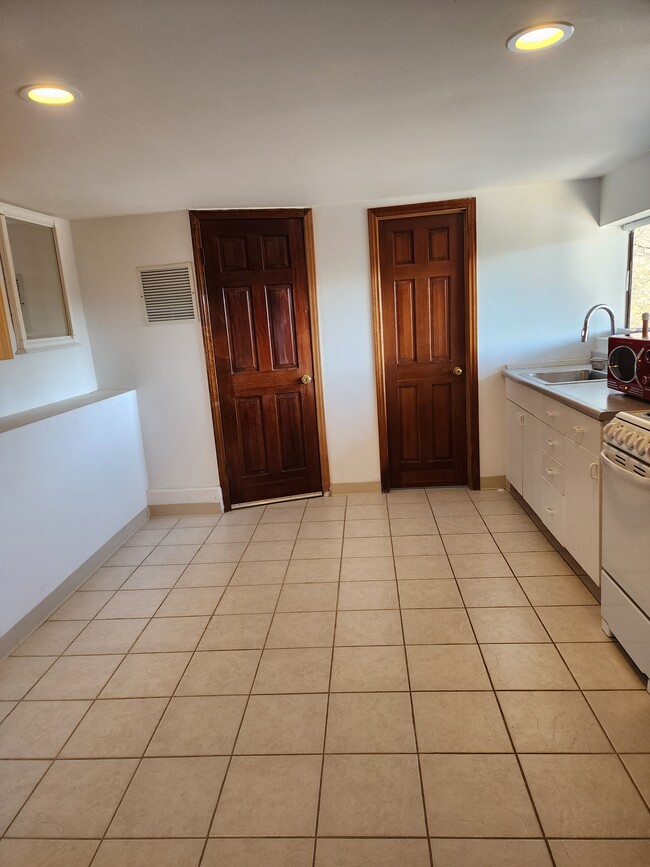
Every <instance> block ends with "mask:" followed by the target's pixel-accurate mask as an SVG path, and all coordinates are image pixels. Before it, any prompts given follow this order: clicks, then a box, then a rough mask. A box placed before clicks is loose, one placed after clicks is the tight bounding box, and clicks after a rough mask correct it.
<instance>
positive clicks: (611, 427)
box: [603, 421, 619, 441]
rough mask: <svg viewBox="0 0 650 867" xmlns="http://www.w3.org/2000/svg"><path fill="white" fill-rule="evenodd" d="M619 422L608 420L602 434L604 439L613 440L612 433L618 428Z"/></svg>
mask: <svg viewBox="0 0 650 867" xmlns="http://www.w3.org/2000/svg"><path fill="white" fill-rule="evenodd" d="M618 427H619V424H618V422H617V421H610V422H608V423H607V424H606V425H605V428H604V430H603V434H604V436H605V439H606V440H610V441H611V440H613V439H614V434H615V432H616V431H617V430H618Z"/></svg>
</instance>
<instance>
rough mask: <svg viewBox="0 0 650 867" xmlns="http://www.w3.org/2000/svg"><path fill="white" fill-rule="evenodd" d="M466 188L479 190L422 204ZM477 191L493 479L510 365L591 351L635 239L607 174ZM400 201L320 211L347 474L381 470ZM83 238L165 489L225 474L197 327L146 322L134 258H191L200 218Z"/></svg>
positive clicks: (112, 348) (103, 340)
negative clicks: (606, 187)
mask: <svg viewBox="0 0 650 867" xmlns="http://www.w3.org/2000/svg"><path fill="white" fill-rule="evenodd" d="M455 195H472V193H471V192H467V191H465V192H461V191H455V192H444V193H437V194H436V193H431V194H428V195H426V194H424V195H422V196H420V197H418V199H417V200H418V201H427V200H432V201H434V200H442V199H446V198H451V197H453V196H455ZM476 195H477V210H478V292H479V325H478V331H479V368H480V370H479V375H480V395H479V397H480V427H481V476H482V477H489V476H501V475H503V474H504V473H505V468H504V427H503V416H504V406H505V404H504V400H505V389H504V383H503V378H502V376H501V366H502V365H503V364H506V363H508V362H517V361H527V360H530V361H542V360H545V359H552V358H570V357H576V356H583V357H586V356H587V355H588V349H589V347H586V346H584V345H582V344H581V343H580V329H581V327H582V320H583V318H584V314H585V313H586V311H587V309H588V307H590V306H591V305H592V304H595V303H597V302H606V303H609V304H611V305H612V306H613V307H614V308H615V310H616V311H617V313H618V314H619V316H622V314H623V306H624V289H625V265H626V240H625V237H624V233H623V232H621V231H620V229H617V228H599V226H598V223H597V215H598V209H599V198H600V183H599V181H597V180H591V181H577V182H571V183H554V184H542V185H535V186H526V187H506V188H499V189H490V190H481V191H479V192H478V193H477V194H476ZM400 201H402V202H406V201H415V199H410V200H409V199H406V198H405V199H401V200H400ZM395 203H396V202H395V201H394V200H392V201H388V200H382V201H373V202H360V203H354V204H343V205H336V206H328V207H319V208H315V209H314V228H315V242H316V268H317V282H318V298H319V316H320V328H321V348H322V353H323V387H324V394H325V417H326V425H327V438H328V447H329V456H330V465H331V476H332V482H334V483H345V482H367V481H377V480H378V479H379V455H378V446H377V414H376V399H375V385H374V368H373V347H372V322H371V302H370V288H369V264H368V230H367V216H366V209H367V208H370V207H378V206H381V205H385V204H395ZM215 205H218V203H215ZM74 239H75V248H76V250H77V254H78V262H79V271H80V275H81V281H82V286H83V292H84V303H85V305H86V309H87V316H88V320H89V327H90V329H91V336H92V340H93V350H94V353H95V358H96V365H97V371H98V377H99V381H100V382H101V384H102V385H103V386H105V387H119V386H122V385H125V384H129V383H130V384H132V385H137V387H138V395H139V398H140V410H141V413H142V424H143V431H144V439H145V452H146V454H147V462H148V466H149V474H150V480H151V484H152V486H154V487H155V486H156V485H158V486H160V487H167V488H187V487H193V486H194V485H196V484H197V481H196V480H197V479H211V482H209V483H210V484H216V459H215V457H214V450H213V447H212V428H211V421H210V416H209V402H208V396H207V388H206V386H205V368H204V361H203V352H202V348H201V345H200V340H199V334H198V328H195V327H194V326H193V325H183V326H177V325H172V326H162V328H164V329H165V330H164V332H162V334H163V336H162V337H161V338H160V339H158V337H157V336H156V332H155V330H152V329H147V328H143V327H142V326H141V325H139V322H140V319H139V309H138V298H137V288H136V277H137V275H136V274H135V267H136V266H137V265H139V264H162V263H164V262H174V261H182V260H187V259H189V258H190V256H191V245H190V235H189V227H188V224H187V215H186V214H185V213H180V212H179V213H174V214H152V215H149V216H142V217H136V218H134V217H125V218H115V219H110V220H91V221H81V222H78V223H75V224H74ZM600 315H603V314H600ZM608 322H609V320H608V319H607V317H606V316H604V315H603V319H602V320H600V319H597V318H596V319H594V322H593V326H592V335H593V336H596V335H598V334H604V333H606V330H607V329H606V325H607V323H608ZM182 329H186V331H183V330H182ZM168 335H169V336H168ZM127 380H128V383H127ZM181 383H182V386H183V387H182V388H181V387H179V386H180V385H181ZM186 419H192V425H191V427H190V426H189V425H188V424H187V422H186ZM172 475H173V480H174V484H171V483H170V480H171V477H172ZM154 479H156V480H157V481H156V482H154ZM161 479H164V480H165V483H164V485H163V484H161V481H160V480H161ZM198 484H200V482H199V483H198Z"/></svg>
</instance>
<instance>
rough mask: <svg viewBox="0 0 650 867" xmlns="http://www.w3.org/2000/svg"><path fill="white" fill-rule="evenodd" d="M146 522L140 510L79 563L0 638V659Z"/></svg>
mask: <svg viewBox="0 0 650 867" xmlns="http://www.w3.org/2000/svg"><path fill="white" fill-rule="evenodd" d="M148 520H149V509H148V508H145V509H142V511H141V512H138V514H137V515H136V516H135V517H134V518H132V519H131V520H130V521H129V523H128V524H125V526H124V527H122V529H121V530H118V532H117V533H115V535H114V536H111V538H110V539H109V540H108V542H106V543H105V544H104V545H102V547H101V548H100V549H99V550H98V551H95V553H94V554H93V555H92V556H91V557H89V558H88V559H87V560H86V561H85V562H84V563H82V564H81V566H79V568H78V569H75V571H74V572H73V573H72V575H68V577H67V578H65V579H64V580H63V581H62V582H61V583H60V584H59V586H58V587H55V588H54V590H53V591H52V592H51V593H50V594H48V595H47V596H46V597H45V599H42V600H41V601H40V602H39V603H38V605H36V606H35V607H34V608H32V610H31V611H30V612H28V613H27V614H26V615H25V616H24V617H23V618H22V619H21V620H19V621H18V623H16V624H15V625H14V626H12V627H11V629H9V630H8V631H7V632H5V634H4V635H2V636H0V659H4V657H5V656H8V655H9V654H10V653H11V651H12V650H14V648H16V647H18V645H19V644H20V643H21V641H24V640H25V639H26V638H27V637H28V636H30V635H31V634H32V632H34V630H35V629H37V628H38V627H39V626H40V625H41V623H43V622H44V621H45V620H47V618H48V617H49V616H50V614H52V612H53V611H55V610H56V609H57V608H58V607H59V605H61V603H62V602H65V600H66V599H67V598H68V596H70V595H71V594H72V593H74V592H75V590H77V589H78V588H79V587H81V585H82V584H83V583H84V581H87V580H88V578H90V576H91V575H92V574H93V573H94V572H96V571H97V569H99V567H100V566H101V565H102V563H105V562H106V561H107V560H108V558H109V557H110V556H111V554H114V553H115V552H116V551H117V549H118V548H121V547H122V545H123V544H124V543H125V542H126V540H127V539H129V538H130V537H131V536H132V535H133V534H134V533H135V531H136V530H139V529H140V527H142V525H143V524H145V523H146V522H147V521H148Z"/></svg>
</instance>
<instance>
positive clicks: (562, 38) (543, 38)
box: [506, 21, 573, 53]
mask: <svg viewBox="0 0 650 867" xmlns="http://www.w3.org/2000/svg"><path fill="white" fill-rule="evenodd" d="M571 36H573V24H567V23H566V21H552V22H551V23H550V24H536V25H535V26H534V27H526V28H525V29H524V30H518V31H517V32H516V33H513V35H512V36H511V37H510V38H509V39H508V41H507V42H506V45H507V47H508V48H509V49H510V51H515V52H516V53H519V52H525V51H539V50H540V49H542V48H550V47H551V45H559V44H560V42H566V41H567V39H570V38H571Z"/></svg>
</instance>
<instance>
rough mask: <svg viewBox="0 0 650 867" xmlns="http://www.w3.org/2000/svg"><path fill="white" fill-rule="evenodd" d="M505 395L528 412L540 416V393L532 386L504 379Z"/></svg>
mask: <svg viewBox="0 0 650 867" xmlns="http://www.w3.org/2000/svg"><path fill="white" fill-rule="evenodd" d="M506 397H507V398H508V400H511V401H512V402H513V403H516V404H518V405H519V406H521V407H522V408H523V409H525V410H528V412H532V414H533V415H535V416H537V418H541V417H542V394H541V392H539V391H535V389H534V388H528V386H527V385H521V384H520V383H519V382H513V381H512V380H511V379H506Z"/></svg>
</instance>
